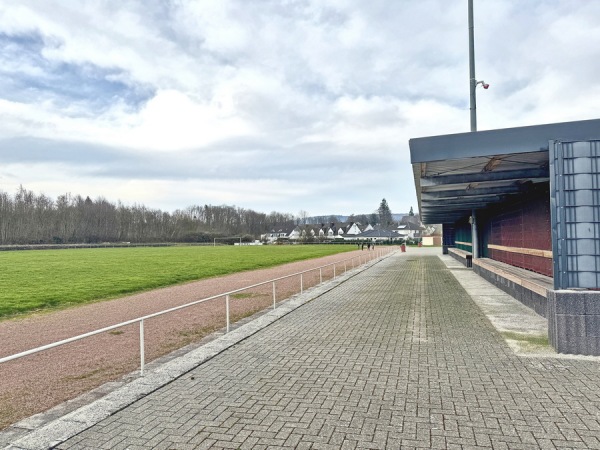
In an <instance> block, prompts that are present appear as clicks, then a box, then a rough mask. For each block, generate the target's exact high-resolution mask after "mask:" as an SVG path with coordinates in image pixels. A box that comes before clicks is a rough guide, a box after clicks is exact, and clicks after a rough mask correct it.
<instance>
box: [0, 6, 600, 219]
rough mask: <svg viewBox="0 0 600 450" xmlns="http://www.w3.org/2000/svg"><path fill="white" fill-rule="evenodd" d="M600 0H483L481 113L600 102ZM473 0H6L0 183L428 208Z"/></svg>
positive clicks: (464, 77) (531, 115) (582, 110)
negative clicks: (414, 163) (416, 145)
mask: <svg viewBox="0 0 600 450" xmlns="http://www.w3.org/2000/svg"><path fill="white" fill-rule="evenodd" d="M598 18H600V1H591V0H527V1H517V0H480V1H478V0H475V39H476V61H477V62H476V66H477V78H478V79H480V80H481V79H483V80H485V81H486V82H487V83H489V84H490V85H491V86H490V89H489V90H485V91H484V90H483V89H481V88H479V89H478V95H477V107H478V124H479V129H480V130H484V129H493V128H504V127H513V126H523V125H534V124H540V123H552V122H562V121H570V120H580V119H592V118H598V117H600V114H599V113H598V108H599V105H600V76H599V74H600V21H599V20H598ZM468 73H469V69H468V25H467V0H453V1H448V0H393V1H390V0H369V1H364V0H197V1H192V0H189V1H188V0H152V1H142V0H129V1H128V0H123V1H121V0H119V1H117V0H113V1H109V0H104V1H102V0H97V1H86V2H74V1H71V0H2V2H1V3H0V118H1V119H0V190H2V191H6V192H9V193H14V192H15V191H16V189H17V188H18V186H19V185H23V186H24V187H25V188H27V189H29V190H33V191H35V192H36V193H45V194H47V195H49V196H51V197H53V198H56V196H58V195H60V194H64V193H67V192H70V193H72V194H81V195H83V196H87V195H89V196H90V197H92V198H97V197H99V196H103V197H105V198H107V199H108V200H110V201H113V202H116V201H117V200H121V201H122V202H123V203H125V204H134V203H138V204H139V203H142V204H145V205H146V206H149V207H152V208H159V209H162V210H165V211H174V210H176V209H182V208H185V207H187V206H189V205H192V204H205V203H208V204H214V205H216V204H227V205H236V206H240V207H244V208H251V209H254V210H256V211H262V212H270V211H280V212H289V213H292V214H297V213H298V212H299V211H300V210H305V211H307V212H308V213H309V214H310V215H320V214H330V213H336V214H350V213H356V214H359V213H370V212H372V211H373V210H375V209H376V208H377V207H378V205H379V202H380V201H381V199H382V198H384V197H385V198H386V199H387V201H388V203H389V205H390V207H391V209H392V211H393V212H398V213H400V212H406V211H408V209H409V208H410V207H411V206H413V207H415V208H416V206H417V204H416V197H415V189H414V184H413V179H412V171H411V166H410V158H409V150H408V140H409V139H410V138H413V137H422V136H430V135H436V134H447V133H457V132H464V131H468V130H469V104H468V98H469V80H468V78H469V77H468Z"/></svg>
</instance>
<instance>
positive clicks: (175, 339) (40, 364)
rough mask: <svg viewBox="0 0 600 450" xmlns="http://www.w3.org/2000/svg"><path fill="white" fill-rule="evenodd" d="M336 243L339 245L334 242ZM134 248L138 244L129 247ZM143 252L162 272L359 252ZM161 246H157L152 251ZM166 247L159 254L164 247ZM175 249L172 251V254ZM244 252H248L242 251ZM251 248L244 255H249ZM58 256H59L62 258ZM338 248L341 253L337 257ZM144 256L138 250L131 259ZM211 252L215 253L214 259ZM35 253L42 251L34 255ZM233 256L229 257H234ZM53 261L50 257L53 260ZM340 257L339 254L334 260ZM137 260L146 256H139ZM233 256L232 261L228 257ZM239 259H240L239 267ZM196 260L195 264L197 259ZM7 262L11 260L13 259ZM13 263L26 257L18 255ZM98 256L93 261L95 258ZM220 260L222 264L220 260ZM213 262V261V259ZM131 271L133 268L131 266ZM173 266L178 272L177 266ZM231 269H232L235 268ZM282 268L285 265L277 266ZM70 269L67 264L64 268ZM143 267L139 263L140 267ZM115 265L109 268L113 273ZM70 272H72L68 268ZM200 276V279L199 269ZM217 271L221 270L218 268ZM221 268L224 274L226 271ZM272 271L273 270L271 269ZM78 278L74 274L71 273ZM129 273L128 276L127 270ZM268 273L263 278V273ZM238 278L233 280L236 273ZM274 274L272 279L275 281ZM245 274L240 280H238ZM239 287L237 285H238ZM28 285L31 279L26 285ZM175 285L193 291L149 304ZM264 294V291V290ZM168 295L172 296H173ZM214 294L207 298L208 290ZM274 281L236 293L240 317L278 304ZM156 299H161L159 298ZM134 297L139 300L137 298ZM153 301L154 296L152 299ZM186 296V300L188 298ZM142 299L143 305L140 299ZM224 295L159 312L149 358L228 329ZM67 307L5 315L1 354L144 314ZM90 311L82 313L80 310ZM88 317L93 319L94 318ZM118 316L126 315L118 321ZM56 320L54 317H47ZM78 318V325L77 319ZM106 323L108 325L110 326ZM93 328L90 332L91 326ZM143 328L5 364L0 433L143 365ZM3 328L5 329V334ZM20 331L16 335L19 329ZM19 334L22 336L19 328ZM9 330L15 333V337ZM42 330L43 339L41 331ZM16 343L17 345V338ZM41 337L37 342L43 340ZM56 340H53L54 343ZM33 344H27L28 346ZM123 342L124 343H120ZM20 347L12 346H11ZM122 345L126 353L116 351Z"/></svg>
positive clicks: (105, 305)
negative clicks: (202, 263)
mask: <svg viewBox="0 0 600 450" xmlns="http://www.w3.org/2000/svg"><path fill="white" fill-rule="evenodd" d="M331 247H334V246H331ZM104 250H109V251H111V252H112V251H113V250H114V249H102V250H93V251H92V253H91V255H98V252H100V253H101V252H103V251H104ZM123 250H131V249H123ZM135 250H142V251H143V253H144V256H145V257H146V258H150V259H151V260H152V261H153V264H154V267H153V269H152V272H153V273H154V274H155V275H156V274H157V273H158V272H160V270H157V268H158V269H160V268H161V267H165V266H171V265H178V264H179V266H180V267H181V265H182V260H184V259H185V260H186V261H185V263H186V265H188V266H189V265H192V266H193V265H194V263H195V264H196V265H198V264H199V260H198V254H200V255H202V258H201V259H200V261H212V265H215V266H219V264H220V263H222V264H221V265H225V266H234V267H237V268H240V267H244V268H246V267H250V268H256V267H259V268H260V267H265V266H272V265H275V264H277V265H278V264H280V263H281V262H282V261H283V262H287V261H289V260H290V259H292V260H294V259H295V260H298V259H301V258H302V259H307V258H310V257H318V256H321V255H322V254H330V255H329V256H328V257H327V258H326V260H320V261H325V263H326V262H328V261H329V262H333V261H334V260H337V261H349V258H351V257H352V256H350V255H349V256H345V255H339V256H337V257H336V256H335V253H339V252H340V251H342V252H343V251H349V250H355V249H354V247H353V246H343V247H342V246H335V248H330V246H318V248H315V247H314V246H306V247H303V248H302V247H298V248H296V247H295V246H294V247H289V246H286V247H270V248H266V247H263V248H247V247H246V248H239V247H236V248H231V247H230V248H224V247H221V248H219V247H217V248H187V249H183V250H193V251H196V252H199V253H197V254H196V256H194V257H190V256H187V257H186V258H184V257H183V256H184V255H189V254H188V253H186V252H176V251H175V252H173V253H169V250H170V251H173V250H174V249H172V248H171V249H169V248H162V249H148V248H145V249H135ZM152 250H154V251H152ZM157 250H162V251H159V252H158V253H157V252H156V251H157ZM165 250H167V253H165V252H164V251H165ZM240 251H241V252H240ZM61 252H65V251H64V250H61V251H54V252H49V255H46V256H45V257H43V258H42V259H37V260H36V261H37V264H38V265H39V264H40V261H43V264H42V265H43V266H46V265H47V264H48V263H49V261H52V258H54V261H55V262H56V261H65V260H66V261H68V260H69V258H67V257H66V256H65V255H67V253H66V252H65V253H61ZM78 252H79V250H77V251H74V253H72V255H71V256H72V257H74V258H76V259H77V263H78V264H79V265H80V266H82V271H83V272H85V273H87V274H89V273H90V272H89V270H87V268H85V267H83V266H85V264H82V261H85V262H86V264H92V263H93V262H95V261H96V260H95V259H93V260H90V256H89V255H88V256H86V257H85V258H83V256H82V255H85V253H81V254H80V253H78ZM242 252H243V253H242ZM23 253H29V254H32V253H41V252H23ZM57 253H58V256H57ZM332 253H333V255H332ZM133 254H136V252H133V253H131V254H129V255H127V256H131V255H133ZM359 254H360V259H361V260H362V261H363V262H364V261H366V259H365V257H367V256H369V257H370V258H372V257H374V256H375V254H373V255H367V253H366V252H364V253H363V252H360V253H359ZM113 255H119V257H118V259H119V264H116V263H115V265H117V266H118V267H119V268H121V269H125V268H126V266H128V265H130V263H129V261H130V259H127V258H126V257H125V256H123V254H122V253H121V252H114V254H113ZM165 255H168V257H167V256H165ZM209 255H210V256H211V257H210V258H209ZM156 256H164V258H163V259H161V260H160V261H159V262H158V263H156V262H154V261H155V260H156ZM31 257H35V255H31ZM226 257H227V258H226ZM48 258H50V259H48ZM98 258H99V259H101V260H104V265H108V263H107V262H106V260H110V259H111V258H112V259H114V258H115V256H112V257H109V256H106V255H102V257H98ZM332 258H334V259H332ZM135 259H136V260H140V259H143V258H142V257H140V256H138V257H137V258H135ZM224 259H227V261H224ZM231 259H236V260H237V261H238V264H232V262H231V261H230V260H231ZM357 259H359V258H358V256H354V257H353V258H352V260H353V261H354V262H352V263H351V264H352V265H351V266H350V265H348V268H350V267H354V265H355V264H359V262H357V261H355V260H357ZM190 260H191V262H190ZM5 261H6V260H4V261H3V262H5ZM11 261H12V262H14V261H18V260H15V259H13V260H11ZM90 261H92V262H90ZM219 261H220V263H219ZM77 263H75V264H74V263H73V261H71V262H70V263H69V264H66V265H67V267H68V268H69V269H72V268H73V267H77ZM297 264H302V265H303V266H304V267H305V268H307V267H316V266H317V265H322V264H324V262H319V263H316V262H315V263H310V262H308V261H304V262H303V261H297ZM206 265H209V264H208V263H207V264H206ZM34 266H35V264H33V263H30V268H31V267H34ZM294 267H295V268H294V269H283V270H284V271H285V270H287V271H288V273H295V272H296V271H297V270H298V269H297V266H294ZM345 267H346V263H344V262H342V263H341V266H339V267H338V274H339V273H341V271H342V270H344V269H345ZM127 270H129V269H127ZM169 270H170V271H174V272H177V270H174V269H172V268H170V269H169ZM228 270H231V269H228ZM274 270H276V271H277V270H280V269H277V268H274ZM63 271H64V269H63ZM136 271H139V268H138V269H136ZM334 271H335V269H334V268H333V267H331V266H329V268H328V269H327V270H323V274H322V279H323V280H325V279H330V278H331V277H332V276H333V274H334ZM113 272H115V270H114V269H113V270H112V271H111V272H109V273H113ZM319 272H320V271H319V270H318V269H317V270H316V271H314V273H313V274H312V278H314V280H310V278H311V276H307V275H308V274H306V275H305V278H304V282H305V284H304V286H305V288H306V287H307V286H308V285H314V284H316V283H318V282H319V279H320V273H319ZM65 273H67V274H68V271H67V272H65ZM194 273H196V276H197V272H194ZM211 273H215V272H214V271H213V272H211ZM219 273H222V271H220V272H219ZM270 273H271V272H270ZM253 274H257V272H249V273H248V274H247V275H246V274H245V273H243V272H242V273H237V274H232V275H230V276H229V277H227V278H226V279H225V280H227V281H226V285H225V286H227V287H228V288H230V289H231V288H234V287H235V283H237V284H238V285H240V283H241V286H248V285H249V284H248V281H249V280H248V279H249V278H252V276H253ZM70 275H71V276H72V278H74V276H73V274H70ZM146 275H147V276H148V277H149V278H152V276H151V274H146ZM120 276H122V277H124V276H126V275H125V274H120ZM258 276H262V275H258ZM232 277H233V278H232ZM271 277H272V276H269V278H271ZM234 278H237V281H233V279H234ZM298 281H299V280H297V279H295V278H288V279H286V280H285V281H282V282H278V284H277V295H278V299H277V300H278V301H280V300H283V299H285V298H287V297H288V296H290V295H293V294H294V293H297V292H298V290H299V286H298ZM90 282H91V283H93V281H90V280H89V279H88V280H87V283H90ZM232 282H233V283H234V284H231V283H232ZM201 283H202V286H205V285H206V287H207V288H208V291H207V290H206V288H204V287H203V288H201V290H200V291H198V293H199V294H200V295H199V296H200V298H204V297H206V295H214V294H216V293H217V292H224V290H223V281H219V279H215V278H213V279H207V280H204V281H201ZM213 283H216V284H218V286H213V287H212V288H211V287H209V286H211V284H213ZM25 284H26V283H25ZM172 289H176V290H181V289H183V290H186V289H187V286H185V285H180V286H176V287H172V288H170V289H169V290H168V291H153V292H150V293H145V294H143V298H144V299H145V301H147V300H148V298H154V299H158V298H159V297H162V298H169V297H170V295H171V293H172V291H171V290H172ZM210 289H219V290H218V291H215V292H210ZM263 291H264V292H263ZM165 292H168V293H167V294H166V296H167V297H165ZM205 294H206V295H205ZM271 294H272V292H271V286H270V284H267V285H262V286H260V287H257V288H253V289H248V290H243V291H238V293H237V294H234V295H232V296H231V297H232V298H231V314H232V322H235V321H236V320H238V319H241V318H243V317H247V316H248V315H251V314H253V313H254V312H257V311H260V310H263V309H264V308H267V307H270V305H272V304H273V300H272V296H271ZM153 296H154V297H153ZM136 297H139V296H134V297H131V299H136ZM131 299H128V298H124V299H121V300H117V301H118V302H121V303H123V302H125V303H126V304H131ZM151 301H152V300H151ZM180 301H181V299H180ZM134 303H135V302H134ZM223 306H224V305H223V299H222V298H218V299H215V300H211V301H210V302H207V303H202V304H200V305H198V306H195V307H192V308H188V309H185V310H180V311H178V312H175V313H171V314H169V315H164V316H159V317H156V318H154V319H152V320H151V321H149V323H148V325H147V327H146V330H147V334H146V354H147V357H148V359H147V360H148V361H151V360H153V359H155V358H157V357H159V356H161V355H165V354H167V353H169V352H171V351H172V350H174V349H176V348H180V347H181V346H183V345H186V344H187V343H191V342H198V341H199V340H200V339H201V338H202V337H203V336H206V335H207V334H209V333H211V332H213V331H216V330H218V329H222V328H223V327H224V326H225V315H224V308H223ZM148 307H150V308H157V310H158V309H162V308H161V307H159V306H158V305H148ZM62 309H63V310H62V311H57V313H56V314H52V315H48V316H47V315H45V314H43V315H39V314H36V315H34V316H32V317H31V318H27V315H26V316H25V318H26V320H5V321H4V322H0V336H2V335H3V334H4V338H3V339H4V343H5V344H8V345H4V348H3V349H1V350H0V356H8V355H10V354H14V353H16V352H18V351H23V350H26V349H29V348H33V347H36V346H39V345H43V344H46V343H49V342H52V341H55V340H57V339H55V338H50V340H48V339H49V336H48V335H49V334H50V335H52V336H54V335H55V332H56V331H59V334H61V333H62V334H63V335H62V336H59V338H60V339H62V338H67V337H70V336H73V335H74V334H80V333H82V332H85V331H90V330H91V329H98V328H100V327H102V326H107V325H110V324H114V323H118V322H119V321H120V320H122V319H125V320H128V319H131V318H133V317H138V316H140V314H139V311H127V314H131V315H132V317H124V316H122V315H121V314H122V313H123V311H121V310H122V308H119V309H118V311H115V310H114V306H113V302H97V303H96V304H94V305H87V306H83V307H82V308H81V309H80V308H68V309H65V308H62ZM79 310H81V311H84V314H83V315H82V314H80V313H78V312H77V311H79ZM98 311H104V312H105V313H108V312H109V311H113V312H118V315H117V316H115V317H112V318H108V317H102V316H103V314H102V313H101V314H100V315H98ZM86 317H87V318H86ZM117 318H118V319H119V320H117ZM47 319H51V320H47ZM73 320H76V321H77V322H76V323H74V322H73ZM103 322H105V323H103ZM19 324H26V325H27V326H26V327H22V326H20V325H19ZM73 326H76V327H78V328H79V329H78V330H75V332H74V331H73V329H72V327H73ZM88 328H89V330H88ZM137 328H138V327H137V326H136V325H129V326H124V327H122V328H119V329H118V330H115V331H111V332H107V333H102V334H99V335H96V336H93V337H91V338H88V339H85V340H82V341H77V342H74V343H71V344H68V345H65V346H61V347H57V348H53V349H50V350H47V351H44V352H41V353H37V354H35V355H30V356H27V357H25V358H21V359H17V360H13V361H9V362H5V363H3V364H0V379H2V380H3V382H2V383H1V384H0V430H1V429H2V428H4V427H6V426H8V425H10V424H11V423H14V422H15V421H17V420H19V419H21V418H24V417H28V416H30V415H32V414H34V413H36V412H40V411H44V410H46V409H48V408H50V407H51V406H53V405H56V404H58V403H61V402H63V401H65V400H67V399H69V398H73V397H75V396H77V395H79V394H80V393H83V392H87V391H89V390H90V389H93V388H94V387H96V386H99V385H101V384H102V383H104V382H106V381H110V380H116V379H118V378H119V377H120V376H122V375H123V374H126V373H131V372H132V371H134V370H136V368H139V354H138V351H139V347H138V345H139V344H138V338H139V336H138V329H137ZM2 330H3V331H2ZM11 330H12V332H11ZM17 330H18V331H19V332H18V333H15V331H17ZM7 333H8V334H7ZM24 335H28V336H29V337H30V339H25V340H23V339H22V336H24ZM36 335H37V336H36ZM11 341H12V342H11ZM35 341H37V342H35ZM46 341H48V342H46ZM23 346H25V347H23ZM115 346H116V347H115ZM11 347H12V348H11ZM116 348H118V349H119V350H118V351H115V350H116Z"/></svg>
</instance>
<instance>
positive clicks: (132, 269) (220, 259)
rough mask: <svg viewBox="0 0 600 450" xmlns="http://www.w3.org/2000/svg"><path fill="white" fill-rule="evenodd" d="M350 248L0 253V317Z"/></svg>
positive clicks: (351, 247) (320, 246) (314, 246)
mask: <svg viewBox="0 0 600 450" xmlns="http://www.w3.org/2000/svg"><path fill="white" fill-rule="evenodd" d="M350 250H354V246H345V245H344V246H341V245H310V246H302V245H298V246H288V245H286V246H260V247H259V246H257V247H252V246H248V247H232V246H223V247H192V246H190V247H141V248H102V249H74V250H31V251H14V252H0V267H1V268H2V270H1V271H0V319H3V318H4V319H5V318H8V317H11V316H13V315H16V314H22V313H26V312H30V311H37V310H43V309H52V308H61V307H65V306H71V305H77V304H84V303H89V302H92V301H98V300H103V299H109V298H115V297H119V296H123V295H126V294H131V293H134V292H141V291H146V290H149V289H155V288H159V287H163V286H169V285H174V284H178V283H184V282H186V281H192V280H199V279H203V278H209V277H215V276H220V275H226V274H229V273H234V272H240V271H244V270H253V269H261V268H266V267H273V266H276V265H280V264H284V263H288V262H293V261H300V260H304V259H310V258H317V257H321V256H327V255H331V254H334V253H340V252H344V251H350Z"/></svg>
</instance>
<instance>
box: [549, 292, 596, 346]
mask: <svg viewBox="0 0 600 450" xmlns="http://www.w3.org/2000/svg"><path fill="white" fill-rule="evenodd" d="M548 338H549V340H550V344H551V345H552V346H553V347H554V348H555V349H556V351H557V352H559V353H570V354H576V355H594V356H600V292H597V291H575V290H563V291H548Z"/></svg>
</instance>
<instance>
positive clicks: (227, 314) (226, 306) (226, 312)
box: [225, 294, 229, 333]
mask: <svg viewBox="0 0 600 450" xmlns="http://www.w3.org/2000/svg"><path fill="white" fill-rule="evenodd" d="M225 315H226V316H227V333H229V294H227V295H226V296H225Z"/></svg>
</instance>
